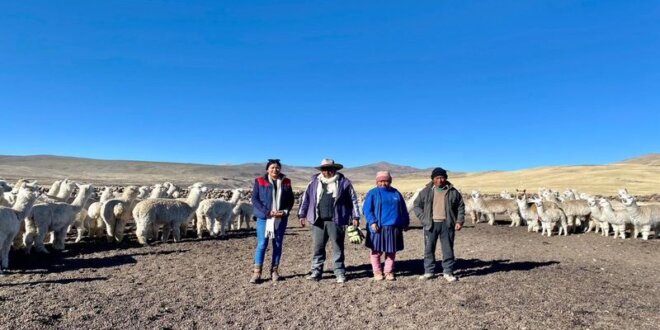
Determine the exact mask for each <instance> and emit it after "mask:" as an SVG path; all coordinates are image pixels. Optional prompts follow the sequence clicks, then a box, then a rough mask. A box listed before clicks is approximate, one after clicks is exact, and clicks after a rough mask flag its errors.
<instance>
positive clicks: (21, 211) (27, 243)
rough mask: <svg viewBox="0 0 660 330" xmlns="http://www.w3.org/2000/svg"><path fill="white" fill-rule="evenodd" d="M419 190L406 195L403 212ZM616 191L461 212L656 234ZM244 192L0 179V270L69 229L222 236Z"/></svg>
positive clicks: (471, 204)
mask: <svg viewBox="0 0 660 330" xmlns="http://www.w3.org/2000/svg"><path fill="white" fill-rule="evenodd" d="M420 190H421V189H418V190H417V191H416V192H415V193H414V194H412V196H411V197H410V198H409V199H408V200H407V203H406V205H407V206H408V211H409V212H410V211H411V208H412V205H413V201H414V199H415V198H416V197H417V196H418V194H419V191H420ZM617 193H618V196H617V197H618V198H617V199H607V198H603V197H597V196H592V195H589V194H586V193H579V192H577V191H575V190H574V189H569V190H567V191H565V192H564V193H563V194H559V192H557V191H553V190H551V189H545V188H541V189H539V191H538V193H535V194H529V193H528V192H527V191H526V190H516V193H515V194H512V193H509V192H507V191H503V192H502V193H501V194H500V195H499V196H498V197H496V198H487V197H485V196H483V195H482V194H481V193H480V192H479V191H473V192H472V193H471V194H470V196H466V198H465V199H464V201H465V211H466V215H469V216H470V217H471V218H472V222H473V223H477V222H481V221H482V218H483V219H485V221H487V222H488V224H490V225H494V224H495V217H496V216H505V217H506V218H507V219H509V220H510V221H511V223H510V226H511V227H514V226H521V225H522V224H526V225H527V230H528V231H529V232H538V231H539V230H540V231H541V234H542V235H547V236H552V234H553V233H554V232H555V230H557V232H558V234H559V235H568V234H569V233H572V232H576V231H577V230H578V229H580V230H582V231H584V232H586V233H588V232H591V231H595V232H596V233H600V234H601V235H603V236H609V235H610V229H611V230H612V232H613V237H614V238H618V237H620V238H626V233H627V231H629V233H630V234H629V236H630V237H632V238H636V237H638V236H639V235H641V237H642V239H644V240H647V239H648V238H649V237H655V236H657V235H658V230H660V205H644V203H641V204H640V203H638V202H637V198H636V197H635V196H633V195H631V194H630V193H629V192H628V191H627V190H626V189H621V190H619V191H618V192H617ZM249 194H250V192H249V191H246V190H243V189H234V190H232V191H231V193H229V192H228V191H226V192H222V191H221V192H219V193H218V191H216V190H210V189H209V188H208V187H207V186H206V185H204V184H203V183H201V182H198V183H195V184H193V185H191V186H190V187H188V188H187V190H181V189H180V188H179V187H177V186H176V185H174V184H172V183H170V182H165V183H163V184H160V183H159V184H155V185H153V186H133V185H130V186H126V187H111V186H106V187H103V188H102V189H101V190H100V191H99V192H98V194H97V192H96V190H95V188H94V187H93V186H92V185H90V184H79V183H77V182H74V181H72V180H69V179H64V180H58V181H55V182H54V183H53V184H52V185H51V186H50V189H46V188H41V187H39V186H38V185H37V182H36V181H29V180H24V179H20V180H18V181H17V182H16V183H15V184H14V185H10V184H9V183H8V182H7V181H5V180H0V256H1V267H0V270H1V271H4V270H6V269H7V267H8V265H9V251H10V249H12V248H14V249H22V250H23V251H24V253H25V254H29V253H30V252H31V251H32V250H33V249H34V250H35V251H36V252H38V253H48V249H46V238H47V237H48V236H49V234H50V243H51V248H52V249H53V250H63V249H64V248H65V238H66V235H67V233H68V232H69V231H70V230H71V229H72V228H75V229H76V230H77V235H76V238H75V242H80V241H81V240H82V239H83V238H84V237H88V238H89V239H101V238H103V237H104V236H105V238H106V239H107V241H108V242H110V243H120V242H122V241H124V235H125V234H126V233H127V232H131V231H133V230H134V233H135V237H136V238H137V241H138V242H139V243H140V244H148V243H149V242H150V241H154V240H158V239H159V238H160V240H161V241H162V242H167V241H168V240H169V238H170V235H171V234H172V236H173V240H174V242H179V241H180V240H181V237H182V236H183V235H185V234H186V232H187V231H188V229H189V228H192V229H193V230H194V231H195V232H196V235H197V237H198V238H202V237H203V235H204V233H205V232H208V234H209V235H210V236H211V237H217V236H220V237H225V236H226V235H227V230H234V229H240V228H242V227H244V226H245V227H247V228H250V220H251V219H252V218H253V215H252V204H250V203H249V202H246V201H244V200H241V199H245V198H246V197H248V195H249ZM97 196H98V197H97ZM181 196H185V197H181ZM408 196H410V195H408ZM248 198H249V197H248ZM159 234H160V236H159Z"/></svg>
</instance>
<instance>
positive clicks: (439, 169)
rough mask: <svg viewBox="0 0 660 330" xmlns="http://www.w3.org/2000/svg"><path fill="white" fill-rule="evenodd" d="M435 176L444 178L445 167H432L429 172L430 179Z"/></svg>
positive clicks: (445, 173) (445, 175)
mask: <svg viewBox="0 0 660 330" xmlns="http://www.w3.org/2000/svg"><path fill="white" fill-rule="evenodd" d="M436 176H444V177H445V178H446V177H447V171H445V169H444V168H442V167H436V168H434V169H433V172H431V179H433V178H435V177H436Z"/></svg>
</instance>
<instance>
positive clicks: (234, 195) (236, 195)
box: [229, 190, 241, 204]
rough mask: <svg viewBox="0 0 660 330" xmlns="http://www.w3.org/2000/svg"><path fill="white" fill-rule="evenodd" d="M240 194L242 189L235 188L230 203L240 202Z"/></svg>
mask: <svg viewBox="0 0 660 330" xmlns="http://www.w3.org/2000/svg"><path fill="white" fill-rule="evenodd" d="M240 195H241V192H240V191H238V190H234V191H232V194H231V199H230V200H229V203H230V204H236V203H238V198H239V197H240Z"/></svg>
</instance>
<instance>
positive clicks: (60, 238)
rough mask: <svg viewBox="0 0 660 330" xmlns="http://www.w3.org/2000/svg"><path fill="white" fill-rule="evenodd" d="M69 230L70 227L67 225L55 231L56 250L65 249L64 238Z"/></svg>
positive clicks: (54, 245)
mask: <svg viewBox="0 0 660 330" xmlns="http://www.w3.org/2000/svg"><path fill="white" fill-rule="evenodd" d="M68 231H69V228H67V227H64V228H63V229H60V230H58V231H53V236H55V241H54V242H53V249H54V250H58V251H62V250H64V239H65V237H66V233H67V232H68Z"/></svg>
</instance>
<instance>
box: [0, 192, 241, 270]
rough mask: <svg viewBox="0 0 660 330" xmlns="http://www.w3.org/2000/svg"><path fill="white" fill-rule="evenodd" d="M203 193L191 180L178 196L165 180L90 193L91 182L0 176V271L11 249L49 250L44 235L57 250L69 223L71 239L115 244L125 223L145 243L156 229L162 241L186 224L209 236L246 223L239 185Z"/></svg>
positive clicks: (154, 236) (178, 235) (176, 237)
mask: <svg viewBox="0 0 660 330" xmlns="http://www.w3.org/2000/svg"><path fill="white" fill-rule="evenodd" d="M207 192H210V191H209V188H208V187H206V186H205V185H204V184H203V183H195V184H193V185H192V186H190V187H188V191H187V197H186V198H179V196H181V195H182V194H185V193H186V192H184V191H182V190H180V189H179V187H177V186H176V185H174V184H172V183H169V182H166V183H164V184H155V185H153V186H151V187H149V186H126V187H110V186H107V187H104V188H103V189H102V190H101V192H100V196H99V197H98V198H96V197H95V195H96V193H95V188H94V187H93V186H92V185H90V184H84V185H83V184H79V183H77V182H74V181H71V180H68V179H64V180H58V181H55V182H54V183H53V184H52V185H51V186H50V189H45V188H41V187H39V186H38V185H37V182H36V181H32V182H31V181H28V180H24V179H21V180H18V181H17V182H16V183H15V184H14V185H13V186H12V185H10V184H9V183H7V181H5V180H0V248H1V249H0V256H1V257H2V258H1V260H0V261H1V262H0V265H1V267H0V270H1V271H3V272H4V270H6V269H7V268H8V265H9V251H10V250H11V249H12V248H13V249H21V250H23V252H24V253H25V254H29V253H31V252H32V250H34V251H36V252H37V253H49V251H48V249H47V248H46V242H47V237H48V236H49V234H50V243H51V248H52V249H53V250H63V249H64V248H65V238H66V235H67V233H68V232H69V231H70V230H71V229H72V228H75V229H76V230H77V235H76V238H75V242H80V241H81V240H82V239H83V237H85V236H87V237H89V238H102V237H103V236H105V237H106V239H107V240H108V242H111V243H119V242H122V241H123V240H124V235H125V233H126V232H127V229H129V225H131V226H130V228H135V236H136V237H137V240H138V242H139V243H140V244H148V243H149V240H156V239H158V235H159V232H160V239H161V240H162V241H163V242H166V241H167V240H168V239H169V237H170V234H171V233H172V234H173V238H174V242H178V241H180V240H181V236H182V234H185V232H186V231H187V230H188V227H189V225H192V226H193V227H197V232H198V237H200V238H201V237H202V234H201V227H203V226H204V225H206V228H207V230H208V231H209V232H210V234H211V236H213V237H216V236H217V235H218V234H220V236H226V228H228V227H230V228H232V229H238V228H241V225H242V224H243V223H244V224H245V226H246V227H247V228H249V227H250V225H249V220H250V219H251V218H252V205H251V204H250V203H246V202H245V201H240V200H239V199H240V198H241V197H243V196H242V195H243V190H242V189H236V190H234V191H233V192H232V197H231V199H230V200H229V201H225V200H224V199H222V198H215V199H205V197H206V195H207ZM211 195H213V193H211ZM216 197H219V196H217V195H216ZM201 202H204V203H201ZM201 204H203V205H205V206H206V207H204V208H202V205H201ZM197 219H199V221H197ZM235 219H236V220H237V224H236V225H235V224H234V223H233V222H234V220H235Z"/></svg>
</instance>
